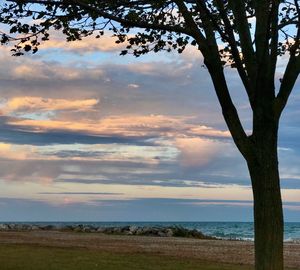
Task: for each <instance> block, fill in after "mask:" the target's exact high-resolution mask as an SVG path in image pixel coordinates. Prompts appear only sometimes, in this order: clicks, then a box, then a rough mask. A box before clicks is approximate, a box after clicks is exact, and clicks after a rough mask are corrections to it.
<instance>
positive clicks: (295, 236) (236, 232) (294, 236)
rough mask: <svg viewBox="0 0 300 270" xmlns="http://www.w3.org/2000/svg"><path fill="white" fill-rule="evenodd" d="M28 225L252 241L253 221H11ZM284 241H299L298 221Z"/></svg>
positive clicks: (286, 231) (287, 226) (287, 227)
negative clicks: (171, 231) (174, 230)
mask: <svg viewBox="0 0 300 270" xmlns="http://www.w3.org/2000/svg"><path fill="white" fill-rule="evenodd" d="M11 223H22V224H25V223H26V224H30V225H54V226H58V227H64V226H68V225H79V224H85V225H93V226H97V227H119V226H120V227H123V226H141V227H144V226H146V227H156V226H157V227H170V226H181V227H184V228H187V229H196V230H199V231H201V232H202V233H204V234H206V235H209V236H214V237H217V238H220V239H226V240H246V241H254V224H253V222H11ZM284 241H286V242H296V243H300V222H287V223H285V226H284Z"/></svg>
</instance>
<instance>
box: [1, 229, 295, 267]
mask: <svg viewBox="0 0 300 270" xmlns="http://www.w3.org/2000/svg"><path fill="white" fill-rule="evenodd" d="M0 244H2V245H16V246H20V245H21V246H22V245H25V246H39V247H45V248H51V247H52V248H53V247H55V248H62V249H66V250H69V249H82V248H83V249H85V250H90V251H99V252H109V253H112V254H131V255H134V254H144V255H149V256H150V255H151V256H152V255H155V256H162V257H165V258H170V257H172V258H183V259H192V260H201V261H205V262H211V263H220V264H223V263H225V264H233V265H246V266H247V265H253V262H254V247H253V242H250V241H237V240H235V241H230V240H208V239H196V238H183V237H154V236H136V235H107V234H103V233H76V232H66V231H65V232H63V231H47V230H44V231H22V232H16V231H1V232H0ZM284 247H285V250H284V253H285V260H286V267H289V268H293V269H299V268H300V256H299V254H300V244H296V243H285V245H284Z"/></svg>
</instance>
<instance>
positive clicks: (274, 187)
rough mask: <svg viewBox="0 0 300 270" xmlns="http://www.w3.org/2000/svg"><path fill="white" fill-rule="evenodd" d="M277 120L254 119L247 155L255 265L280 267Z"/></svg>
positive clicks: (258, 268)
mask: <svg viewBox="0 0 300 270" xmlns="http://www.w3.org/2000/svg"><path fill="white" fill-rule="evenodd" d="M277 130H278V127H277V123H276V121H274V120H273V121H271V123H270V121H268V119H264V120H261V119H260V121H259V124H256V123H254V132H253V135H252V137H253V138H251V139H252V140H253V150H254V151H253V152H252V153H253V154H252V155H251V156H249V157H248V158H247V164H248V168H249V172H250V176H251V181H252V188H253V196H254V229H255V269H256V270H283V230H284V229H283V228H284V225H283V211H282V200H281V191H280V177H279V171H278V154H277Z"/></svg>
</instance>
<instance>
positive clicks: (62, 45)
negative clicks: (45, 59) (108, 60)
mask: <svg viewBox="0 0 300 270" xmlns="http://www.w3.org/2000/svg"><path fill="white" fill-rule="evenodd" d="M116 40H117V39H116V38H114V37H112V36H109V35H108V34H106V35H104V36H102V37H101V38H95V35H92V36H89V37H85V38H83V40H79V41H72V42H66V39H65V37H64V36H63V35H62V34H58V33H57V32H53V33H52V37H51V38H50V40H49V41H47V42H43V43H42V45H41V46H40V50H49V49H55V50H59V51H64V52H70V53H76V54H86V53H98V52H120V51H121V50H122V49H124V48H125V46H126V45H124V44H117V43H116V42H115V41H116Z"/></svg>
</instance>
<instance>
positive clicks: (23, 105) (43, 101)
mask: <svg viewBox="0 0 300 270" xmlns="http://www.w3.org/2000/svg"><path fill="white" fill-rule="evenodd" d="M2 103H3V107H2V111H3V112H4V113H6V114H11V113H21V114H22V113H28V112H44V111H60V110H73V111H86V110H92V109H93V108H94V106H95V105H97V104H98V103H99V100H98V99H85V100H67V99H51V98H43V97H28V96H23V97H14V98H11V99H8V100H7V101H6V102H2Z"/></svg>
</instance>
